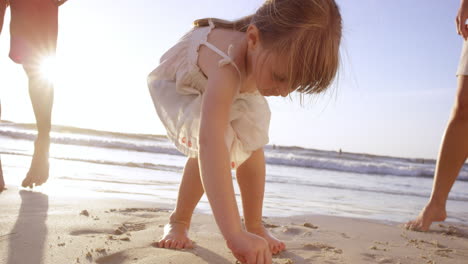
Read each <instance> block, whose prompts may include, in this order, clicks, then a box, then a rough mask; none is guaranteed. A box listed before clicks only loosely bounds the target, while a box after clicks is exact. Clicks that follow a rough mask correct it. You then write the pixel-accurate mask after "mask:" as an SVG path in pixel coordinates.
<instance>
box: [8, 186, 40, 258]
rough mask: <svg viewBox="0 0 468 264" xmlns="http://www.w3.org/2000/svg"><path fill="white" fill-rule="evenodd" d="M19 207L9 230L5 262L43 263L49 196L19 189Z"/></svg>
mask: <svg viewBox="0 0 468 264" xmlns="http://www.w3.org/2000/svg"><path fill="white" fill-rule="evenodd" d="M19 193H20V196H21V207H20V210H19V214H18V219H17V220H16V223H15V226H14V227H13V229H12V230H11V234H12V235H11V236H10V240H9V249H8V261H7V264H14V263H37V264H41V263H43V257H44V248H45V241H46V238H47V225H46V220H47V211H48V209H49V197H48V196H47V195H45V194H42V193H37V192H32V191H24V190H22V191H20V192H19Z"/></svg>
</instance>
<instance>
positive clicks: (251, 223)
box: [148, 0, 341, 263]
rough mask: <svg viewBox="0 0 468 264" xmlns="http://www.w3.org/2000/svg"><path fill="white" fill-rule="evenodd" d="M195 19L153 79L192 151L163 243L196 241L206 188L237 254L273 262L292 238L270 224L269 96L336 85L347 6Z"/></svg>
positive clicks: (293, 5)
mask: <svg viewBox="0 0 468 264" xmlns="http://www.w3.org/2000/svg"><path fill="white" fill-rule="evenodd" d="M194 24H195V27H194V29H193V30H191V31H190V32H189V33H187V34H186V35H185V36H184V37H183V38H182V39H181V40H180V41H179V42H178V43H177V44H176V45H175V46H174V47H172V48H171V49H170V50H169V51H167V52H166V53H165V54H164V55H163V56H162V58H161V63H160V65H159V66H158V67H157V68H156V69H155V70H154V71H153V72H152V73H151V74H150V75H149V77H148V85H149V89H150V93H151V96H152V98H153V102H154V105H155V107H156V111H157V112H158V115H159V117H160V119H161V121H162V122H163V124H164V125H165V127H166V129H167V135H168V137H169V138H170V139H171V140H172V141H173V142H174V143H175V145H176V147H177V149H178V150H180V151H181V152H183V153H184V154H186V155H187V156H188V157H189V158H188V160H187V163H186V165H185V169H184V173H183V178H182V182H181V185H180V189H179V195H178V199H177V205H176V208H175V210H174V211H173V212H172V214H171V216H170V219H169V223H168V224H167V225H166V226H165V228H164V235H163V238H162V239H161V240H160V241H159V243H157V244H158V246H159V247H163V248H173V249H181V248H190V247H192V242H191V241H190V239H189V238H188V230H189V226H190V221H191V216H192V213H193V210H194V208H195V206H196V205H197V203H198V201H199V200H200V198H201V196H202V195H203V193H204V191H205V192H206V195H207V197H208V200H209V202H210V205H211V208H212V210H213V214H214V217H215V220H216V223H217V224H218V226H219V228H220V230H221V233H222V234H223V236H224V238H225V239H226V242H227V246H228V247H229V248H230V249H231V251H232V253H233V254H234V256H235V257H236V258H237V259H238V260H239V261H241V262H242V263H271V254H272V253H273V254H276V253H278V252H280V251H282V250H284V249H285V245H284V243H283V242H281V241H279V240H277V239H276V238H274V237H273V236H272V235H271V234H270V233H269V232H268V230H267V229H265V228H264V227H263V224H262V204H263V194H264V186H265V158H264V153H263V146H264V145H265V144H266V143H267V142H268V126H269V121H270V110H269V108H268V104H267V101H266V100H265V98H264V96H288V95H289V93H291V92H293V91H297V92H300V93H305V94H312V93H320V92H322V91H324V90H325V89H326V88H327V87H328V86H329V85H330V83H331V82H332V81H333V79H334V77H335V75H336V72H337V68H338V51H339V45H340V40H341V16H340V12H339V9H338V7H337V5H336V3H335V1H334V0H267V1H266V2H265V3H264V4H263V5H262V6H261V7H260V8H259V9H258V10H257V12H256V13H255V14H254V15H251V16H248V17H245V18H243V19H240V20H237V21H234V22H230V21H225V20H219V19H201V20H197V21H195V22H194ZM231 169H235V170H236V178H237V181H238V183H239V187H240V191H241V197H242V204H243V212H244V224H245V230H244V229H243V228H242V224H241V219H240V216H239V210H238V208H237V204H236V199H235V196H234V189H233V185H232V179H231ZM200 176H201V177H200Z"/></svg>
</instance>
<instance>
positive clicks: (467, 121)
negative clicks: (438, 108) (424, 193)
mask: <svg viewBox="0 0 468 264" xmlns="http://www.w3.org/2000/svg"><path fill="white" fill-rule="evenodd" d="M467 156H468V76H464V75H461V76H459V77H458V91H457V97H456V100H455V104H454V106H453V110H452V115H451V117H450V120H449V123H448V126H447V129H446V131H445V135H444V138H443V141H442V145H441V148H440V151H439V157H438V160H437V165H436V170H435V176H434V184H433V186H432V194H431V198H430V199H429V202H428V203H427V205H426V206H425V207H424V209H423V210H422V211H421V212H420V214H419V216H418V217H417V218H416V219H415V220H413V221H410V222H408V223H407V224H406V227H407V228H409V229H413V230H419V231H427V230H428V229H429V227H430V226H431V224H432V222H437V221H444V220H445V218H446V217H447V213H446V209H445V206H446V203H447V198H448V195H449V192H450V190H451V188H452V186H453V184H454V182H455V180H456V179H457V176H458V174H459V173H460V169H461V168H462V166H463V164H464V163H465V161H466V158H467Z"/></svg>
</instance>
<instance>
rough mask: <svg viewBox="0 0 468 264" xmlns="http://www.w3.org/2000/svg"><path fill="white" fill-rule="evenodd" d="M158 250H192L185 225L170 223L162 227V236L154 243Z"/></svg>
mask: <svg viewBox="0 0 468 264" xmlns="http://www.w3.org/2000/svg"><path fill="white" fill-rule="evenodd" d="M155 246H157V247H159V248H171V249H188V248H193V244H192V240H190V238H189V237H188V227H187V225H186V224H185V223H180V222H172V223H169V224H167V225H165V226H164V235H163V237H162V238H161V240H159V242H157V243H155Z"/></svg>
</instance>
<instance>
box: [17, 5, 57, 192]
mask: <svg viewBox="0 0 468 264" xmlns="http://www.w3.org/2000/svg"><path fill="white" fill-rule="evenodd" d="M10 29H11V49H10V58H12V60H13V61H15V62H17V63H20V64H22V65H23V68H24V70H25V72H26V74H27V76H28V79H29V96H30V99H31V103H32V106H33V110H34V115H35V117H36V124H37V131H38V134H37V139H36V141H35V144H34V154H33V158H32V161H31V166H30V168H29V171H28V173H27V175H26V178H25V179H24V180H23V183H22V186H23V187H31V188H32V187H33V186H34V185H36V186H38V185H41V184H43V183H45V182H46V181H47V179H48V178H49V146H50V136H49V133H50V129H51V114H52V105H53V100H54V89H53V84H52V82H50V81H48V80H47V79H46V78H44V77H43V76H41V74H40V67H41V63H42V61H43V60H44V59H45V58H46V57H49V56H54V54H55V50H56V43H57V32H58V8H57V6H56V5H55V4H54V3H53V2H52V1H49V0H41V1H27V0H15V1H12V2H11V25H10Z"/></svg>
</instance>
